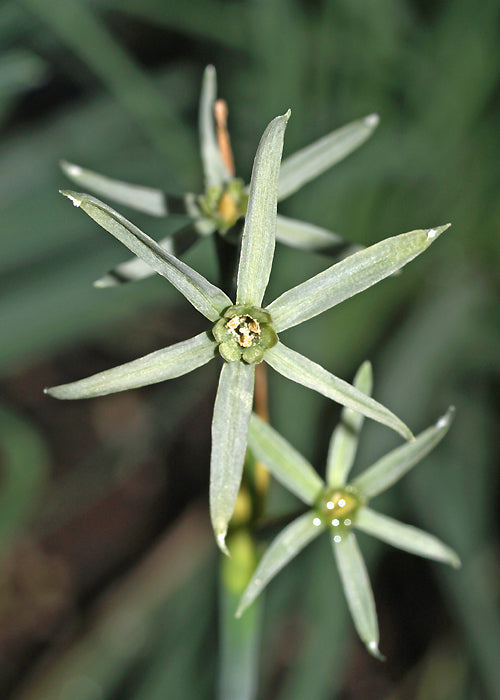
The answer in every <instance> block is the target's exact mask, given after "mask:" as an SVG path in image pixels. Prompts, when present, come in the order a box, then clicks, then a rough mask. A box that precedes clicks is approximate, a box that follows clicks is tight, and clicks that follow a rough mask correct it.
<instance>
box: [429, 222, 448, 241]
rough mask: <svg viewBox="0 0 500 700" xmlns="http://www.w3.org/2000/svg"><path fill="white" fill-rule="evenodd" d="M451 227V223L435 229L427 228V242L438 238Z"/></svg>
mask: <svg viewBox="0 0 500 700" xmlns="http://www.w3.org/2000/svg"><path fill="white" fill-rule="evenodd" d="M450 226H451V223H448V224H444V225H443V226H436V228H429V229H427V240H429V241H431V240H434V239H435V238H438V237H439V236H440V235H441V234H442V233H444V231H446V230H447V229H449V228H450Z"/></svg>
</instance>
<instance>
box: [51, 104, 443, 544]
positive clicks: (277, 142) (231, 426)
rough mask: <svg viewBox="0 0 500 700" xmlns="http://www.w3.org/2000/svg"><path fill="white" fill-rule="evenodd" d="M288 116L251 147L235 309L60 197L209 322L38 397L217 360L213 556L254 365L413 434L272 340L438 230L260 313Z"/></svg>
mask: <svg viewBox="0 0 500 700" xmlns="http://www.w3.org/2000/svg"><path fill="white" fill-rule="evenodd" d="M288 117H289V113H287V114H285V115H284V116H281V117H276V118H275V119H274V120H273V121H272V122H271V123H270V124H269V126H268V127H267V129H266V131H265V132H264V135H263V137H262V139H261V142H260V144H259V147H258V150H257V154H256V156H255V162H254V167H253V173H252V179H251V184H250V192H249V199H248V209H247V213H246V216H245V224H244V229H243V236H242V244H241V253H240V260H239V268H238V280H237V293H236V303H235V304H233V302H232V300H231V299H230V298H229V297H228V296H227V295H226V294H225V292H223V291H222V290H221V289H219V288H218V287H216V286H214V285H213V284H211V282H209V281H208V280H206V279H205V278H204V277H203V276H202V275H200V274H199V273H198V272H196V271H195V270H193V269H191V268H190V267H189V266H188V265H186V264H185V263H184V262H182V261H180V260H178V259H177V258H175V257H174V256H173V255H171V254H170V253H169V252H167V251H166V250H164V249H163V248H162V247H161V246H159V245H158V244H157V243H155V241H153V240H152V239H151V238H149V236H147V235H146V234H145V233H143V232H142V231H141V230H140V229H138V228H137V227H136V226H134V224H132V223H130V222H129V221H127V219H125V218H124V217H123V216H121V214H119V213H118V212H116V211H114V210H113V209H111V208H110V207H108V206H107V205H106V204H103V203H102V202H100V201H99V200H97V199H95V198H93V197H91V196H89V195H86V194H78V193H76V192H68V191H64V192H62V194H64V195H65V196H67V197H68V198H69V199H71V200H72V202H73V204H74V205H75V206H77V207H80V208H81V209H82V210H83V211H84V212H86V213H87V214H88V215H89V216H90V217H91V218H93V219H94V220H95V221H97V223H99V224H100V225H101V226H102V227H103V228H104V229H106V230H107V231H109V232H110V233H111V234H112V235H113V236H115V237H116V238H117V239H118V240H120V241H121V242H122V243H124V244H125V245H126V246H127V247H128V248H129V249H130V250H131V251H132V252H133V253H134V254H135V255H137V257H139V258H141V259H142V260H143V261H144V262H146V263H147V264H148V265H149V266H150V267H152V268H153V270H156V272H158V273H159V274H161V275H163V276H164V277H166V278H167V279H168V280H169V281H170V282H171V283H172V284H173V285H174V286H175V287H177V289H178V290H179V291H180V292H181V293H182V294H183V295H184V296H185V297H186V298H187V299H188V301H190V302H191V304H193V306H194V307H195V308H196V309H198V311H199V312H200V313H202V314H203V315H204V316H205V317H206V318H208V319H209V321H210V322H211V327H210V329H208V331H207V332H204V333H200V334H199V335H197V336H195V337H194V338H191V339H189V340H186V341H183V342H181V343H177V344H175V345H172V346H170V347H168V348H165V349H163V350H158V351H156V352H153V353H151V354H149V355H146V356H145V357H142V358H140V359H138V360H134V361H132V362H129V363H127V364H125V365H121V366H119V367H115V368H114V369H110V370H107V371H105V372H101V373H99V374H96V375H94V376H92V377H88V378H87V379H82V380H80V381H77V382H73V383H71V384H66V385H64V386H59V387H54V388H52V389H48V390H47V392H48V393H49V394H51V395H52V396H55V397H56V398H60V399H78V398H88V397H93V396H102V395H104V394H109V393H112V392H116V391H123V390H124V389H131V388H134V387H140V386H145V385H147V384H153V383H155V382H160V381H163V380H166V379H171V378H173V377H179V376H181V375H183V374H185V373H186V372H190V371H191V370H193V369H196V368H197V367H200V366H201V365H204V364H205V363H207V362H208V361H209V360H211V359H212V358H214V357H215V356H216V355H220V356H221V357H222V358H224V360H225V362H224V364H223V367H222V371H221V375H220V380H219V386H218V391H217V396H216V400H215V407H214V416H213V423H212V455H211V472H210V512H211V518H212V524H213V528H214V531H215V534H216V537H217V541H218V543H219V545H220V546H221V548H224V547H225V544H224V542H225V536H226V531H227V527H228V522H229V520H230V518H231V515H232V513H233V509H234V504H235V501H236V497H237V493H238V488H239V485H240V481H241V474H242V469H243V462H244V456H245V449H246V445H247V430H248V423H249V420H250V414H251V411H252V398H253V391H254V369H255V364H256V363H258V362H260V361H261V360H265V361H266V362H267V363H268V364H269V365H271V367H273V368H274V369H275V370H276V371H277V372H280V373H281V374H282V375H284V376H285V377H288V378H289V379H292V380H293V381H296V382H299V383H300V384H303V385H304V386H306V387H310V388H312V389H315V390H316V391H318V392H319V393H321V394H323V395H324V396H326V397H328V398H330V399H333V400H334V401H338V402H339V403H341V404H343V405H345V406H348V407H350V408H351V409H353V410H356V411H359V412H360V413H362V414H363V415H365V416H368V417H370V418H373V419H374V420H376V421H379V422H380V423H383V424H384V425H387V426H388V427H390V428H392V429H394V430H396V431H397V432H399V433H400V434H401V435H403V436H404V437H405V438H411V437H412V434H411V432H410V430H409V429H408V428H407V427H406V425H405V424H404V423H403V422H402V421H401V420H399V418H397V417H396V416H395V415H394V414H393V413H391V411H389V410H388V409H387V408H385V407H384V406H382V405H381V404H379V403H378V402H377V401H374V399H372V398H371V397H369V396H367V395H366V394H364V393H363V392H361V391H360V390H359V389H357V388H356V387H353V386H351V385H350V384H348V383H347V382H345V381H343V380H341V379H339V378H337V377H335V376H334V375H333V374H330V372H328V371H327V370H326V369H323V368H322V367H320V366H319V365H317V364H316V363H315V362H312V361H311V360H308V359H307V358H306V357H304V356H303V355H300V354H299V353H297V352H295V351H294V350H291V349H290V348H288V347H286V346H285V345H283V343H281V342H280V341H279V340H278V336H277V334H278V333H281V332H282V331H285V330H286V329H287V328H291V327H292V326H295V325H297V324H298V323H302V322H303V321H306V320H307V319H309V318H312V317H313V316H316V315H317V314H319V313H321V312H322V311H325V310H326V309H329V308H330V307H332V306H334V305H335V304H338V303H339V302H341V301H342V300H344V299H347V298H348V297H351V296H353V295H354V294H356V293H358V292H361V291H362V290H363V289H366V288H367V287H370V286H371V285H372V284H375V283H376V282H378V281H379V280H381V279H383V278H384V277H387V276H389V275H392V274H393V273H394V272H395V271H396V270H398V269H399V268H401V267H402V266H403V265H405V264H406V263H407V262H409V261H410V260H412V259H413V258H414V257H415V256H416V255H418V254H419V253H421V252H422V251H424V250H425V249H426V248H427V247H428V246H429V245H430V244H431V243H432V242H433V241H434V240H435V239H436V238H437V237H438V235H439V234H440V233H441V232H442V231H444V230H445V229H446V228H447V226H442V227H440V228H436V229H430V230H419V231H412V232H410V233H406V234H401V235H399V236H395V237H393V238H388V239H386V240H384V241H381V242H380V243H377V244H375V245H373V246H371V247H370V248H367V249H365V250H362V251H359V252H357V253H354V254H353V255H352V256H350V257H349V258H346V259H344V260H342V261H341V262H338V263H336V264H335V265H332V266H331V267H330V268H328V269H327V270H325V271H323V272H321V273H320V274H318V275H316V276H315V277H312V278H311V279H309V280H307V281H306V282H304V283H302V284H299V285H298V286H296V287H294V288H292V289H290V290H289V291H288V292H285V293H284V294H282V295H281V296H280V297H279V298H278V299H276V300H275V301H273V302H272V303H271V304H269V305H268V306H267V307H266V309H263V308H262V300H263V297H264V292H265V289H266V287H267V283H268V279H269V274H270V271H271V265H272V260H273V254H274V244H275V230H276V207H277V197H278V183H279V170H280V159H281V153H282V148H283V137H284V132H285V127H286V123H287V121H288Z"/></svg>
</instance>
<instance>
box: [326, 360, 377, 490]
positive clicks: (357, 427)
mask: <svg viewBox="0 0 500 700" xmlns="http://www.w3.org/2000/svg"><path fill="white" fill-rule="evenodd" d="M353 386H354V387H355V388H356V389H359V391H361V392H362V393H363V394H366V395H367V396H370V395H371V393H372V386H373V373H372V366H371V364H370V363H369V362H364V363H363V364H362V365H361V367H360V368H359V370H358V371H357V373H356V376H355V377H354V381H353ZM363 423H364V416H363V414H362V413H359V412H358V411H353V410H352V409H351V408H344V409H343V410H342V413H341V416H340V422H339V424H338V425H337V427H336V428H335V430H334V431H333V433H332V437H331V439H330V446H329V448H328V459H327V463H326V481H327V484H328V485H329V486H343V485H344V484H345V482H346V480H347V477H348V475H349V472H350V470H351V467H352V465H353V463H354V458H355V456H356V450H357V449H358V437H359V433H360V431H361V428H362V427H363Z"/></svg>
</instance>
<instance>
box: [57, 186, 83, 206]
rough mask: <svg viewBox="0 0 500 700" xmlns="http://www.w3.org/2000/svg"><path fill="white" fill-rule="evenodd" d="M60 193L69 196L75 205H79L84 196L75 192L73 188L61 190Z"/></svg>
mask: <svg viewBox="0 0 500 700" xmlns="http://www.w3.org/2000/svg"><path fill="white" fill-rule="evenodd" d="M59 194H62V195H63V197H67V198H68V199H69V200H70V201H71V202H72V203H73V206H75V207H79V206H80V205H81V203H82V201H83V200H82V196H81V195H79V194H78V192H73V191H72V190H59Z"/></svg>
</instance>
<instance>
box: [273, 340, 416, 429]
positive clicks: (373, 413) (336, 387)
mask: <svg viewBox="0 0 500 700" xmlns="http://www.w3.org/2000/svg"><path fill="white" fill-rule="evenodd" d="M264 359H265V361H266V362H267V363H269V364H270V365H271V367H272V368H273V369H275V370H276V372H279V373H280V374H282V375H283V376H284V377H287V379H291V380H292V381H294V382H298V383H299V384H302V385H303V386H306V387H308V388H309V389H314V391H317V392H319V393H320V394H323V396H326V397H327V398H329V399H332V400H333V401H337V402H338V403H340V404H342V405H343V406H347V407H348V408H352V409H353V410H354V411H358V412H359V413H362V414H363V415H364V416H366V417H367V418H372V419H373V420H375V421H377V422H378V423H382V424H383V425H386V426H387V427H388V428H392V430H395V431H396V432H397V433H399V434H400V435H402V436H403V437H404V438H406V439H407V440H409V439H411V438H412V437H413V435H412V434H411V431H410V429H409V428H408V427H407V426H406V425H405V424H404V423H403V421H401V420H400V419H399V418H398V417H397V416H395V415H394V413H392V412H391V411H389V409H388V408H386V407H385V406H382V404H380V403H379V402H378V401H375V399H372V398H371V397H370V396H367V395H366V394H363V392H361V391H360V390H359V389H356V388H355V387H354V386H352V385H351V384H348V383H347V382H344V380H343V379H339V378H338V377H336V376H335V375H333V374H330V372H328V371H327V370H326V369H323V367H321V365H318V364H316V362H313V361H312V360H308V359H307V357H304V355H301V354H300V353H298V352H295V350H291V349H290V348H287V347H286V345H283V343H281V342H278V344H277V345H275V346H274V348H271V349H270V350H266V354H265V355H264Z"/></svg>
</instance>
